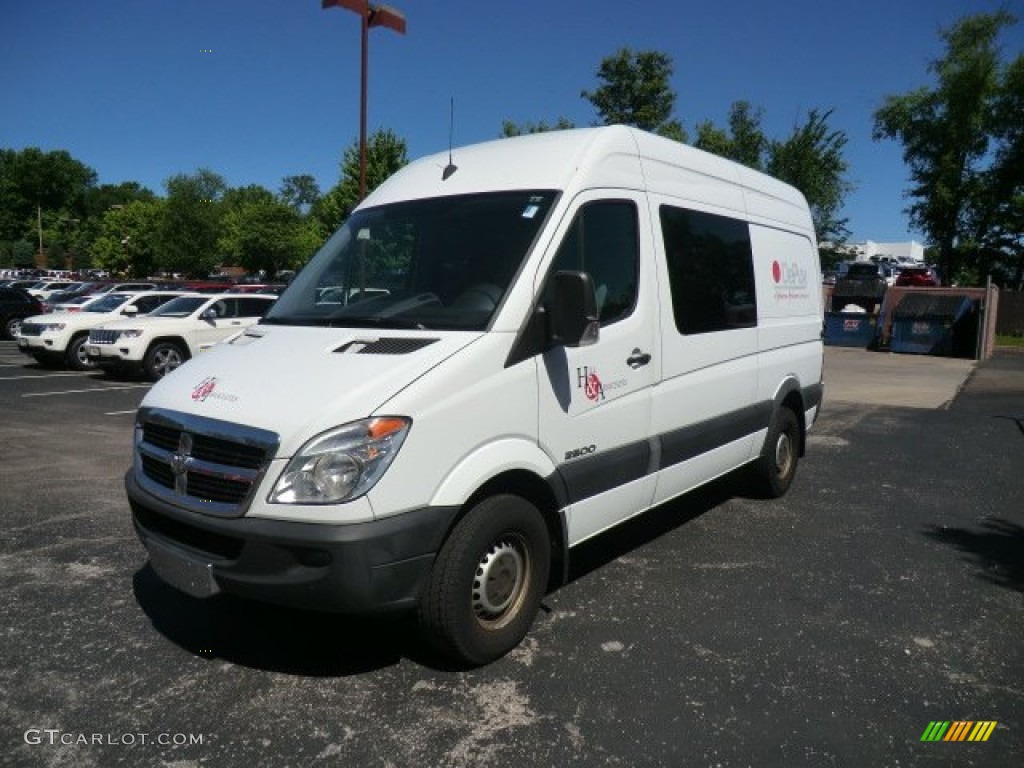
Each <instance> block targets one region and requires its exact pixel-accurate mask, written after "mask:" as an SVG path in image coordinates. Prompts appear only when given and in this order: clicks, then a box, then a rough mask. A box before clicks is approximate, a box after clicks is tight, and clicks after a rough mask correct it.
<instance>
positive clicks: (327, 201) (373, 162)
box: [310, 129, 409, 236]
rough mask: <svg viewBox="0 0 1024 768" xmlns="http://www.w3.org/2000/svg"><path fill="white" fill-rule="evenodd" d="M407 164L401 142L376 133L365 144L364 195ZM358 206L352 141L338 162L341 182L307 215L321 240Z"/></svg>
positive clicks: (356, 154)
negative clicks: (318, 231)
mask: <svg viewBox="0 0 1024 768" xmlns="http://www.w3.org/2000/svg"><path fill="white" fill-rule="evenodd" d="M408 162H409V156H408V151H407V149H406V144H405V140H404V139H400V138H398V136H396V135H395V134H394V133H393V132H392V131H390V130H387V129H379V130H377V131H375V132H374V133H373V134H372V135H371V136H370V137H369V139H367V141H366V189H367V194H369V193H370V192H372V191H373V190H374V189H376V188H377V187H378V186H380V185H381V184H382V183H383V182H384V181H385V180H386V179H387V178H388V177H389V176H391V175H392V174H393V173H395V171H397V170H399V169H400V168H401V167H402V166H404V165H405V164H407V163H408ZM358 203H359V141H358V140H356V141H353V142H352V144H351V145H350V146H349V147H348V148H347V149H346V150H345V152H344V154H343V156H342V159H341V179H340V181H339V182H338V183H337V184H336V185H335V186H334V187H333V188H332V189H331V190H330V191H329V192H328V193H327V194H326V195H324V196H323V197H321V198H320V199H319V200H317V201H316V203H314V204H313V206H312V208H311V210H310V215H311V216H312V217H313V218H314V220H315V221H316V222H317V224H318V226H319V227H320V232H321V234H322V235H323V236H327V235H329V234H330V233H332V232H334V231H335V230H336V229H337V228H338V227H340V226H341V223H342V222H343V221H344V220H345V219H346V218H348V216H349V214H350V213H352V211H353V209H354V208H355V207H356V205H358Z"/></svg>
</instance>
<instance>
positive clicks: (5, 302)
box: [0, 287, 43, 339]
mask: <svg viewBox="0 0 1024 768" xmlns="http://www.w3.org/2000/svg"><path fill="white" fill-rule="evenodd" d="M42 311H43V307H42V305H41V304H40V303H39V299H37V298H36V297H35V296H33V295H32V294H30V293H29V292H28V291H26V290H24V289H22V288H10V287H4V288H0V335H2V336H3V337H4V338H6V339H16V338H17V337H18V330H19V329H20V328H21V321H22V320H24V319H25V318H26V317H30V316H31V315H38V314H39V313H40V312H42Z"/></svg>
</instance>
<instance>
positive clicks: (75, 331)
mask: <svg viewBox="0 0 1024 768" xmlns="http://www.w3.org/2000/svg"><path fill="white" fill-rule="evenodd" d="M186 293H187V291H119V292H117V293H108V294H107V295H106V296H103V297H102V298H98V299H96V300H95V301H92V302H89V303H88V304H87V305H85V306H83V307H82V311H81V312H75V313H68V312H56V313H53V314H48V315H36V316H35V317H29V318H26V319H25V320H24V321H23V322H22V324H21V329H20V330H19V331H18V349H20V350H21V351H22V352H24V353H25V354H26V355H31V356H32V357H34V358H35V359H36V360H37V361H38V362H40V363H60V362H64V363H66V364H67V365H68V367H69V368H73V369H75V370H78V371H85V370H88V369H89V368H92V367H93V364H92V363H91V362H90V361H89V359H88V357H87V356H86V354H85V342H86V339H88V337H89V331H90V330H91V329H93V328H95V327H96V326H97V325H100V324H101V323H104V322H107V321H109V320H113V319H116V318H118V317H122V316H135V315H145V314H147V313H149V312H152V311H153V310H154V309H156V308H157V307H159V306H160V305H161V304H164V303H166V302H168V301H170V300H171V299H174V298H177V297H178V296H182V295H184V294H186Z"/></svg>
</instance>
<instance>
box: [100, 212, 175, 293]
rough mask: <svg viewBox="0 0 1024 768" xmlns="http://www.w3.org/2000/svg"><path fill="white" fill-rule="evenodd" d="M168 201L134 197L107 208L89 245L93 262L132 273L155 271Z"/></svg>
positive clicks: (124, 272)
mask: <svg viewBox="0 0 1024 768" xmlns="http://www.w3.org/2000/svg"><path fill="white" fill-rule="evenodd" d="M165 205H166V203H165V201H164V200H161V199H159V198H153V199H152V200H132V201H131V202H129V203H127V204H124V205H118V204H115V205H113V206H112V207H110V208H108V209H107V210H106V211H104V212H103V215H102V216H101V217H99V219H98V220H97V221H98V225H97V232H96V235H95V237H94V238H93V240H92V243H91V245H90V246H89V256H90V258H91V262H92V266H94V267H97V268H100V269H106V270H108V271H110V272H111V273H113V274H119V275H130V276H132V277H146V276H148V275H150V274H152V272H153V271H154V267H155V264H156V254H157V249H158V243H159V238H160V229H161V227H162V224H163V214H164V207H165Z"/></svg>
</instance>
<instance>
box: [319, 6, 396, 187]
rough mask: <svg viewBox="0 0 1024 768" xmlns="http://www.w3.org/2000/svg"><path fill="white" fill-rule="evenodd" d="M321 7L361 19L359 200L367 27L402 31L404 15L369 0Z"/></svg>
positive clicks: (363, 162) (363, 156)
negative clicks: (346, 11) (341, 9)
mask: <svg viewBox="0 0 1024 768" xmlns="http://www.w3.org/2000/svg"><path fill="white" fill-rule="evenodd" d="M322 7H323V8H324V9H327V8H333V7H338V8H346V9H348V10H350V11H352V12H353V13H358V14H359V17H360V19H361V54H362V59H361V60H362V65H361V67H360V76H359V202H362V201H363V198H365V197H366V90H367V88H366V80H367V68H368V66H369V63H368V60H369V55H368V49H369V42H370V27H387V28H388V29H391V30H394V31H395V32H397V33H398V34H400V35H404V34H405V16H404V15H403V14H402V13H401V12H400V11H396V10H395V9H394V8H390V7H389V6H386V5H373V4H372V3H370V2H368V0H323V5H322Z"/></svg>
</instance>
